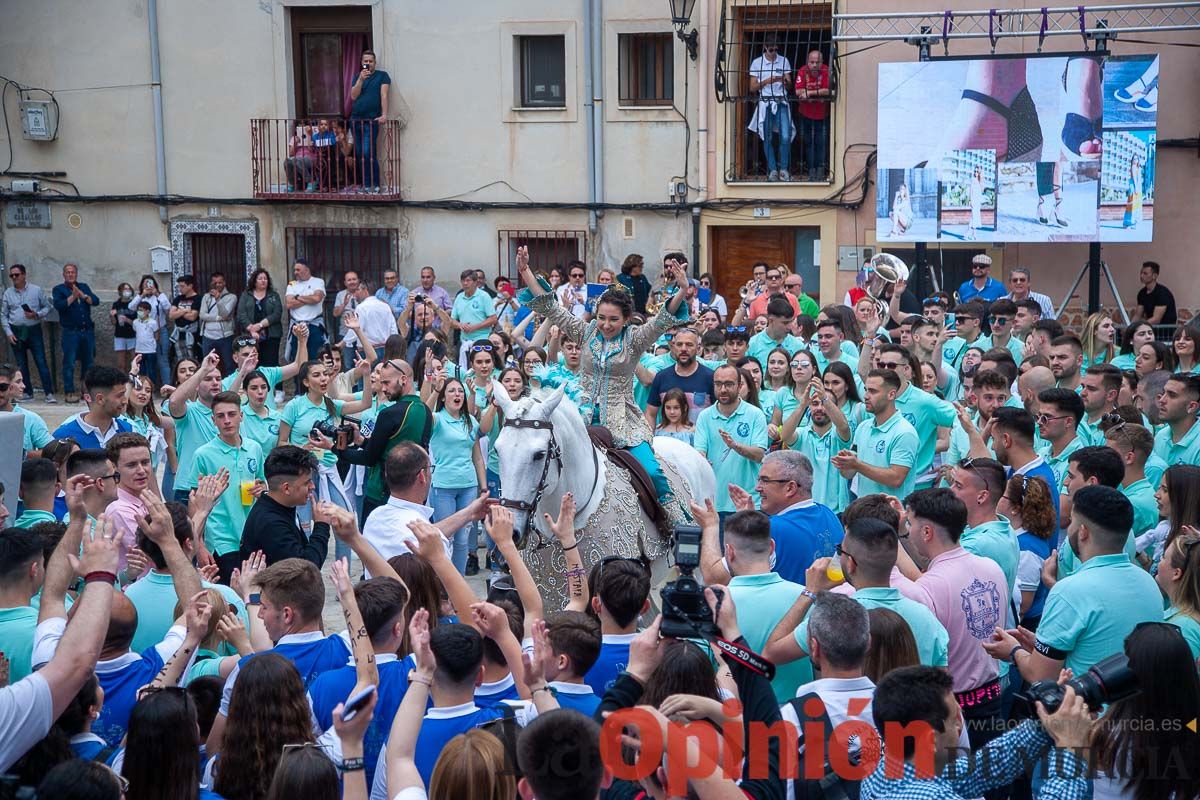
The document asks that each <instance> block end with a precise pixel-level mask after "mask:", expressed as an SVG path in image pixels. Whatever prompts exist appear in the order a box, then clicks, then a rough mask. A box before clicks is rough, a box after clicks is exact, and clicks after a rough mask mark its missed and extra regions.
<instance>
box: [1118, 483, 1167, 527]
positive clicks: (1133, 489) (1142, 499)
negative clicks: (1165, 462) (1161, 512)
mask: <svg viewBox="0 0 1200 800" xmlns="http://www.w3.org/2000/svg"><path fill="white" fill-rule="evenodd" d="M1121 494H1123V495H1125V496H1126V497H1127V498H1129V502H1130V503H1132V504H1133V530H1132V531H1131V533H1132V534H1133V535H1134V536H1141V535H1142V534H1143V533H1145V532H1146V531H1148V530H1150V529H1151V528H1153V527H1154V526H1156V525H1158V501H1157V500H1155V499H1154V487H1153V486H1151V485H1150V481H1148V480H1146V479H1144V478H1143V479H1142V480H1140V481H1134V482H1133V483H1131V484H1129V485H1128V486H1122V487H1121Z"/></svg>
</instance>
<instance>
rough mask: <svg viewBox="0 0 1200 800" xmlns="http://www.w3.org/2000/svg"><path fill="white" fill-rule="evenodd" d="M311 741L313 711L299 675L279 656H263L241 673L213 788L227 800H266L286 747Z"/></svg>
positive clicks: (215, 763)
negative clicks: (276, 768) (268, 789)
mask: <svg viewBox="0 0 1200 800" xmlns="http://www.w3.org/2000/svg"><path fill="white" fill-rule="evenodd" d="M314 742H315V739H314V738H313V724H312V709H311V708H310V706H309V703H308V695H307V694H306V693H305V690H304V682H303V681H301V680H300V673H298V672H297V671H296V668H295V667H294V666H293V665H292V662H291V661H288V660H287V659H286V658H284V657H283V656H281V655H277V654H275V653H262V654H260V655H257V656H255V657H254V658H252V659H250V660H249V661H247V662H246V663H245V665H243V666H242V668H241V670H240V671H239V672H238V676H237V683H235V684H234V686H233V696H232V697H231V698H230V700H229V716H228V718H227V719H226V722H225V737H224V740H223V742H222V745H221V753H220V755H219V757H217V758H214V759H213V760H212V761H210V762H209V769H210V770H211V772H212V774H213V775H214V776H215V777H214V780H213V781H212V788H213V790H214V791H216V792H217V794H219V795H221V796H222V797H224V798H226V800H262V798H264V797H266V794H267V788H268V787H269V786H270V784H271V776H273V775H274V774H275V767H276V766H277V765H278V764H279V758H280V755H281V754H282V752H283V748H284V746H285V745H297V744H299V745H303V744H312V743H314Z"/></svg>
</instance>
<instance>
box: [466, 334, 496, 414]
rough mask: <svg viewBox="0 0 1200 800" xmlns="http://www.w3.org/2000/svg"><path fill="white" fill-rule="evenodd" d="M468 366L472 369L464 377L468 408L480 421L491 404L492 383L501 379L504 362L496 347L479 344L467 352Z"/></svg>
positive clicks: (489, 344)
mask: <svg viewBox="0 0 1200 800" xmlns="http://www.w3.org/2000/svg"><path fill="white" fill-rule="evenodd" d="M467 364H468V366H470V369H469V370H467V374H466V375H464V376H463V384H464V385H465V386H466V387H467V408H468V409H469V410H470V412H471V414H472V415H473V416H474V417H475V418H476V419H479V418H480V416H481V415H482V414H483V412H484V410H485V409H486V408H487V407H488V404H489V403H490V402H491V394H492V381H494V380H495V379H496V378H499V377H500V370H501V369H502V368H503V367H504V361H503V360H501V357H500V351H499V350H498V349H497V348H496V345H494V344H492V343H491V342H479V343H478V344H473V345H471V347H470V349H469V350H468V351H467Z"/></svg>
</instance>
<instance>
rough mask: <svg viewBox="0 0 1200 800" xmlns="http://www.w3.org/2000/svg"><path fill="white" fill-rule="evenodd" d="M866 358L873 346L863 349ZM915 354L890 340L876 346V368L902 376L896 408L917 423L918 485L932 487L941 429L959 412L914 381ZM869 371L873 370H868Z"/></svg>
mask: <svg viewBox="0 0 1200 800" xmlns="http://www.w3.org/2000/svg"><path fill="white" fill-rule="evenodd" d="M862 352H863V357H864V359H865V357H866V354H867V353H868V352H869V348H866V347H864V348H863V351H862ZM912 362H913V356H912V354H911V353H909V352H908V351H907V350H905V349H904V348H903V347H901V346H900V345H898V344H891V343H890V342H887V343H884V344H881V345H879V346H878V347H876V348H875V368H876V369H890V370H892V371H893V372H895V373H896V376H897V377H898V378H900V391H899V393H898V394H897V395H896V410H897V411H899V412H900V415H901V416H902V417H904V419H906V420H908V423H909V424H910V425H912V426H913V428H914V429H915V430H916V432H917V436H918V437H920V447H919V448H918V449H917V460H916V463H915V464H913V474H914V475H915V476H916V481H917V482H916V487H917V488H918V489H924V488H927V487H929V486H932V485H933V483H934V481H935V480H936V479H937V474H936V473H934V472H933V471H932V470H933V457H934V450H935V448H936V447H937V439H938V431H939V430H940V429H942V428H949V427H952V426H953V425H954V422H955V420H956V418H957V417H956V415H955V413H954V406H952V405H950V404H949V403H947V402H946V401H945V400H941V399H939V398H938V397H936V396H934V395H932V394H929V393H928V392H926V391H923V390H922V389H919V388H917V386H916V384H914V383H913V382H912V380H913V377H914V376H913V366H912ZM859 365H860V369H861V368H862V367H863V366H865V364H864V363H863V359H860V361H859ZM868 372H869V371H868Z"/></svg>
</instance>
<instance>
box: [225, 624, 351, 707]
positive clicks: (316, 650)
mask: <svg viewBox="0 0 1200 800" xmlns="http://www.w3.org/2000/svg"><path fill="white" fill-rule="evenodd" d="M284 638H285V639H286V638H291V639H293V641H290V642H284V643H282V644H277V645H275V646H274V647H273V648H271V649H270V650H264V651H263V652H266V653H276V654H278V655H281V656H283V657H284V658H286V659H287V660H288V661H291V662H292V665H293V666H294V667H295V668H296V671H297V672H299V673H300V680H301V681H302V682H303V683H304V686H305V688H308V687H309V686H311V685H312V683H313V681H315V680H316V679H317V677H318V676H320V675H322V674H324V673H326V672H331V671H333V670H335V669H341V668H342V667H344V666H346V662H347V661H348V660H349V659H350V645H349V644H348V643H347V640H346V639H345V638H344V637H343V636H341V635H334V636H322V635H321V634H320V633H316V632H314V633H300V634H293V635H291V636H285V637H284ZM258 655H261V653H251V654H250V655H248V656H246V657H244V658H243V659H241V660H240V661H238V663H237V666H236V667H234V668H233V673H232V674H231V675H230V676H229V679H228V680H226V681H225V691H224V692H223V693H222V695H221V713H222V714H224V715H225V716H229V701H230V698H232V697H233V688H234V684H235V682H236V681H237V675H238V673H239V672H241V671H242V668H243V667H245V666H246V664H247V663H248V662H249V661H250V659H252V658H254V657H256V656H258ZM342 699H343V700H344V699H345V698H342Z"/></svg>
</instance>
